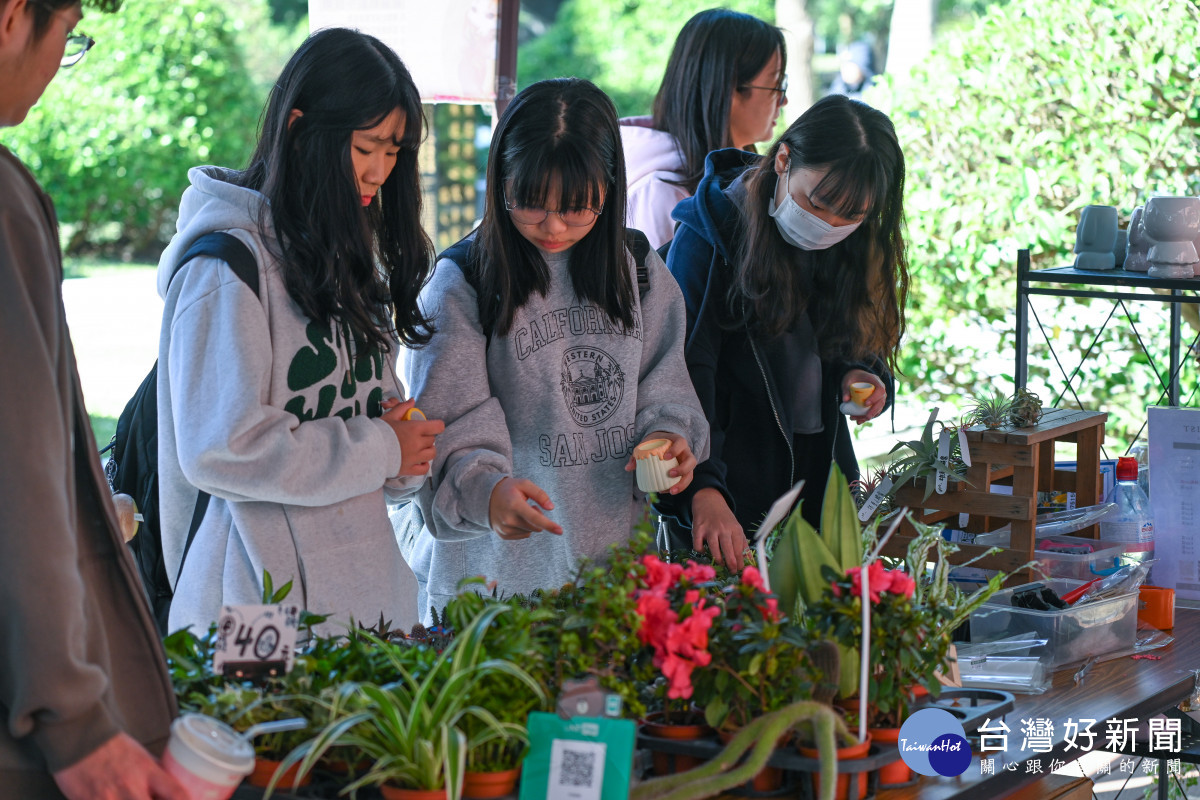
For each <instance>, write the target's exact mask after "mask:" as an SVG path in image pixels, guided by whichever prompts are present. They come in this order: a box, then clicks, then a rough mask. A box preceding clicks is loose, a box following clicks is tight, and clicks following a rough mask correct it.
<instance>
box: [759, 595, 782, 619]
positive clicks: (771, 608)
mask: <svg viewBox="0 0 1200 800" xmlns="http://www.w3.org/2000/svg"><path fill="white" fill-rule="evenodd" d="M758 610H759V611H761V612H762V614H763V618H764V619H767V620H770V621H771V622H778V621H779V601H778V600H776V599H775V598H774V597H768V598H767V600H766V605H765V606H759V608H758Z"/></svg>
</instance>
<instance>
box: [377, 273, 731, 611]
mask: <svg viewBox="0 0 1200 800" xmlns="http://www.w3.org/2000/svg"><path fill="white" fill-rule="evenodd" d="M569 253H570V251H568V252H567V253H563V254H558V255H552V256H551V257H550V258H549V259H548V260H547V263H548V265H549V268H550V276H551V281H550V289H549V291H548V292H547V293H546V296H545V297H542V296H540V295H538V294H537V293H534V294H533V295H532V296H531V297H530V298H529V300H528V301H527V303H526V304H525V305H524V306H523V307H522V308H520V309H519V310H518V311H517V314H516V318H515V320H514V324H513V327H512V329H511V330H510V331H509V332H508V334H506V335H504V336H498V335H493V336H492V339H491V342H490V345H489V344H488V342H487V337H485V336H484V334H483V331H482V329H481V327H480V322H479V311H478V305H477V301H476V293H475V290H474V288H473V287H472V286H471V285H470V284H469V283H468V282H467V280H466V278H465V277H464V276H463V273H462V270H461V269H460V268H459V266H458V265H457V264H455V263H454V262H452V261H448V260H446V259H442V260H440V261H439V262H438V264H437V268H436V270H435V273H434V276H433V280H432V281H431V282H430V283H429V285H428V286H427V287H426V288H425V290H424V291H423V292H422V294H421V302H422V305H423V307H424V309H425V311H426V313H431V314H432V315H433V316H434V320H435V323H434V324H435V326H436V328H437V333H436V334H435V335H434V337H433V341H432V342H430V344H429V345H428V346H426V347H424V348H421V349H419V350H414V351H412V352H411V353H409V354H408V357H407V366H406V376H407V381H406V382H407V384H408V386H409V389H410V391H411V393H412V395H413V396H414V397H416V398H417V404H418V405H419V406H420V407H421V409H422V411H424V412H425V414H426V415H427V416H428V417H429V418H430V419H441V420H443V421H444V422H445V423H446V431H445V433H443V434H442V435H441V436H439V437H438V451H437V459H436V460H435V461H434V464H433V474H432V479H431V480H430V482H429V483H427V484H426V485H424V486H423V487H422V488H421V490H420V492H419V493H418V502H417V503H416V504H414V506H413V507H411V508H410V509H409V514H408V516H407V526H406V527H405V528H404V529H403V530H401V531H400V538H401V549H402V550H403V551H404V553H405V556H406V558H407V559H408V561H409V563H410V564H411V565H412V567H413V571H414V572H415V573H416V574H417V580H418V581H419V582H421V583H422V588H423V589H424V598H425V602H424V604H423V605H422V614H423V616H424V617H425V619H429V612H428V609H429V607H430V606H431V605H432V606H435V607H436V608H437V609H438V610H439V611H440V610H441V608H442V607H443V606H444V605H445V603H446V602H447V601H448V600H449V599H450V598H451V597H453V595H454V594H455V592H456V589H457V586H458V583H459V581H460V580H462V579H463V578H466V577H471V576H476V575H481V576H483V577H484V578H486V579H487V580H488V581H496V582H497V583H498V586H499V590H500V591H501V592H503V593H505V594H516V593H527V592H530V591H532V590H534V589H539V588H555V587H558V586H560V585H561V584H563V583H564V582H566V581H567V580H568V579H569V578H570V577H571V575H572V574H573V573H574V570H575V567H576V564H577V562H578V560H579V558H580V557H581V556H588V557H593V558H594V557H599V556H602V555H603V554H604V551H605V549H606V548H607V546H608V545H610V544H612V543H614V542H623V541H627V540H628V539H629V536H630V531H631V529H632V526H633V524H634V523H635V522H636V521H637V518H638V516H639V515H640V514H641V512H642V509H643V507H644V500H645V495H643V494H642V493H641V492H639V491H638V489H637V485H636V483H635V481H634V476H633V473H632V472H626V471H625V464H626V462H627V461H628V460H629V456H630V453H631V451H632V448H633V446H634V445H636V444H637V443H638V442H640V441H641V440H642V439H643V438H644V437H645V436H646V435H647V434H649V433H652V432H654V431H658V430H662V431H669V432H672V433H677V434H681V435H683V436H684V437H686V439H687V441H688V443H689V444H690V445H691V447H692V450H693V452H694V453H695V454H696V457H697V458H698V459H701V460H703V459H704V458H705V457H706V456H707V454H708V422H707V421H706V420H705V417H704V414H703V411H702V410H701V408H700V403H699V401H698V400H697V399H696V393H695V390H694V389H693V388H692V383H691V380H690V378H689V377H688V372H687V366H686V365H685V364H684V360H683V336H684V313H685V311H684V304H683V296H682V294H681V293H680V291H679V286H678V285H677V284H676V283H675V279H674V278H672V277H671V273H669V272H668V271H667V269H666V266H665V265H664V264H663V263H662V259H660V258H659V257H658V254H657V253H655V252H654V251H653V250H651V251H650V253H649V255H648V257H647V261H646V266H647V268H648V270H649V287H648V288H647V289H646V290H645V291H644V293H642V294H641V295H640V297H639V299H638V307H637V311H636V316H635V322H634V325H633V326H632V327H631V328H625V326H623V325H621V324H619V323H614V322H613V321H612V320H610V319H609V318H608V316H607V315H606V314H605V313H604V311H603V310H601V309H600V308H599V307H598V306H596V305H594V304H592V303H590V302H585V301H581V300H580V299H579V298H577V297H576V296H575V292H574V290H573V288H572V286H571V279H570V275H569V274H568V271H567V267H568V260H567V259H568V258H569ZM629 269H630V271H631V273H633V272H634V270H635V266H634V262H633V259H632V257H630V258H629ZM505 477H515V478H527V479H529V480H531V481H533V482H534V483H536V484H537V485H538V486H540V487H541V488H542V489H544V490H545V491H546V493H547V494H548V495H549V496H550V499H551V501H552V502H553V503H554V510H553V511H550V512H549V513H548V516H549V517H550V518H552V519H554V520H555V521H556V522H558V523H559V524H560V525H562V528H563V535H562V536H556V535H554V534H552V533H546V532H541V533H534V534H533V535H532V536H531V537H529V538H528V539H522V540H517V541H506V540H503V539H501V538H500V537H499V536H497V535H496V534H494V533H493V532H492V530H491V528H490V527H489V523H488V502H489V500H490V498H491V493H492V489H493V488H495V486H496V484H497V483H499V482H500V480H501V479H503V478H505Z"/></svg>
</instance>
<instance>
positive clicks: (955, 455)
mask: <svg viewBox="0 0 1200 800" xmlns="http://www.w3.org/2000/svg"><path fill="white" fill-rule="evenodd" d="M935 425H938V426H940V428H941V429H942V430H944V431H946V432H948V433H949V434H950V448H949V453H948V458H947V460H946V461H942V460H941V459H940V458H938V437H935V436H934V435H933V429H934V426H935ZM957 432H958V431H957V428H954V427H952V426H949V425H946V424H944V423H942V422H941V421H939V420H938V419H937V417H936V415H931V416H930V418H929V421H928V422H926V423H925V428H924V429H923V430H922V431H921V438H920V439H914V440H911V441H907V442H904V441H901V442H897V443H896V446H895V447H893V448H892V450H891V452H892V453H895V452H896V451H898V450H902V449H904V448H908V451H909V452H908V454H907V455H904V456H902V457H900V458H898V459H897V460H895V461H893V462H892V463H891V464H890V465H889V466H888V473H889V474H890V475H891V476H892V481H893V483H892V493H893V494H894V493H895V492H896V491H898V490H899V489H900V487H901V486H903V485H904V484H906V483H908V482H910V481H915V480H917V479H923V480H924V481H925V497H924V498H923V499H925V500H928V499H929V496H930V495H931V494H933V490H934V487H935V485H936V484H937V480H938V477H939V476H941V475H945V476H946V478H947V480H948V481H952V482H954V483H959V482H966V473H967V467H966V465H965V464H964V463H963V461H962V452H961V450H960V445H959V442H958V436H956V435H955V434H956V433H957Z"/></svg>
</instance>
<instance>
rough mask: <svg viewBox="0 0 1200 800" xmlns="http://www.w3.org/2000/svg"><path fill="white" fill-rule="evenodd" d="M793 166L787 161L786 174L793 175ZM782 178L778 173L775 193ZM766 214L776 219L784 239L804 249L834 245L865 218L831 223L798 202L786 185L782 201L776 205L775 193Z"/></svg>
mask: <svg viewBox="0 0 1200 800" xmlns="http://www.w3.org/2000/svg"><path fill="white" fill-rule="evenodd" d="M791 169H792V167H791V164H788V171H787V172H785V173H784V175H789V174H791ZM781 177H782V176H780V175H776V176H775V194H779V179H780V178H781ZM767 213H768V214H769V215H770V216H772V217H773V218H774V219H775V226H776V227H777V228H779V235H780V236H782V237H783V240H784V241H785V242H787V243H788V244H790V245H792V246H793V247H799V248H800V249H801V250H825V249H828V248H830V247H833V246H834V245H835V244H837V243H838V242H840V241H842V240H843V239H845V238H846V237H847V236H849V235H850V234H852V233H854V231H856V230H857V229H858V226H859V225H861V224H862V220H859V221H858V222H854V223H851V224H850V225H838V226H834V225H830V224H829V223H828V222H826V221H825V220H823V219H821V218H820V217H818V216H817V215H816V214H814V213H812V212H811V211H808V210H806V209H804V208H803V207H801V205H800V204H799V203H797V202H796V198H794V197H792V193H791V192H789V191H787V186H786V185H785V186H784V193H783V204H782V205H780V206H778V207H777V206H776V205H775V196H774V195H772V196H771V200H770V202H768V203H767Z"/></svg>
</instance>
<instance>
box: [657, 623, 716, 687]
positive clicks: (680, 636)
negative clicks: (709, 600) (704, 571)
mask: <svg viewBox="0 0 1200 800" xmlns="http://www.w3.org/2000/svg"><path fill="white" fill-rule="evenodd" d="M719 613H721V611H720V609H719V608H717V607H710V608H705V602H704V601H703V600H700V601H699V603H698V604H697V605H696V608H695V610H694V612H693V613H692V615H691V616H689V617H687V618H686V619H682V620H680V621H679V622H678V623H676V624H673V625H671V626H670V631H669V632H668V634H667V642H666V648H665V652H663V651H656V654H655V657H654V664H655V666H657V667H659V668H661V669H662V673H663V676H665V677H666V679H667V684H668V689H667V697H669V698H671V699H673V700H677V699H686V698H689V697H691V696H692V670H693V669H695V668H696V667H705V666H708V665H709V664H710V663H711V662H712V655H711V654H710V653H709V652H708V650H707V648H708V630H709V628H711V627H712V620H713V617H715V616H717V615H718V614H719Z"/></svg>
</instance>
